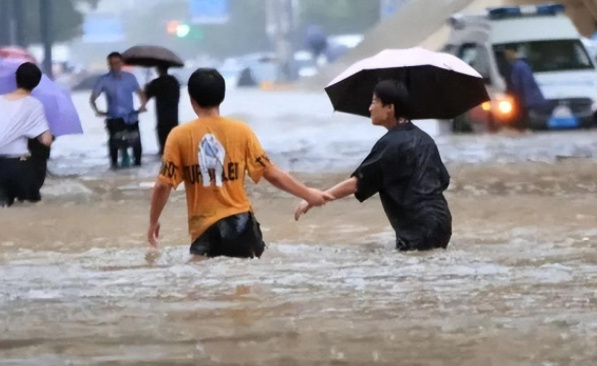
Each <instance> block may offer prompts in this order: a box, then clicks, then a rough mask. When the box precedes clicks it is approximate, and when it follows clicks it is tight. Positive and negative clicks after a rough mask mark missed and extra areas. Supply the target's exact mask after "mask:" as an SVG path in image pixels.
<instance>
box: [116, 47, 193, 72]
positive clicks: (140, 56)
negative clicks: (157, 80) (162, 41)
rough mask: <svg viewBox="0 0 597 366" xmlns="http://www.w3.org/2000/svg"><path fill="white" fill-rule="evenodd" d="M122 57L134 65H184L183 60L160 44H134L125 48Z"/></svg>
mask: <svg viewBox="0 0 597 366" xmlns="http://www.w3.org/2000/svg"><path fill="white" fill-rule="evenodd" d="M122 57H123V58H124V62H125V63H127V64H129V65H135V66H145V67H153V66H167V67H183V66H184V61H182V59H181V58H180V57H178V56H176V54H174V52H172V51H170V50H169V49H167V48H164V47H160V46H134V47H131V48H129V49H128V50H126V51H125V52H124V53H123V54H122Z"/></svg>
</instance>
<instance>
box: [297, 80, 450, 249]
mask: <svg viewBox="0 0 597 366" xmlns="http://www.w3.org/2000/svg"><path fill="white" fill-rule="evenodd" d="M408 106H409V95H408V90H407V88H406V87H405V85H404V84H402V83H401V82H397V81H393V80H385V81H382V82H380V83H379V84H377V86H376V87H375V91H374V94H373V101H372V103H371V106H370V107H369V111H370V112H371V122H372V123H373V124H374V125H376V126H383V127H385V128H387V129H388V132H387V133H386V134H385V135H384V136H383V137H382V138H381V139H380V140H379V141H378V142H377V143H376V144H375V146H374V147H373V149H372V150H371V152H370V153H369V156H367V158H365V160H364V161H363V163H362V164H361V165H360V166H359V167H358V168H357V169H356V170H355V171H354V173H353V174H352V175H351V178H349V179H348V180H346V181H344V182H342V183H340V184H338V185H337V186H335V187H333V188H331V189H330V190H328V191H327V193H330V194H331V195H332V196H334V199H336V200H337V199H341V198H344V197H347V196H349V195H351V194H354V195H355V197H356V198H357V199H358V200H359V201H361V202H363V201H365V200H367V199H368V198H370V197H372V196H373V195H375V194H376V193H379V195H380V198H381V202H382V205H383V208H384V211H385V213H386V215H387V217H388V219H389V221H390V223H391V225H392V227H393V228H394V230H395V231H396V249H398V250H400V251H407V250H430V249H434V248H446V247H447V246H448V243H449V242H450V238H451V236H452V215H451V213H450V209H449V207H448V203H447V201H446V199H445V198H444V196H443V192H444V191H445V190H446V189H447V188H448V185H449V184H450V176H449V174H448V172H447V170H446V168H445V166H444V164H443V163H442V160H441V158H440V155H439V151H438V149H437V146H436V144H435V142H434V141H433V139H432V138H431V137H429V135H427V134H426V133H425V132H423V131H421V130H420V129H419V128H418V127H417V126H415V125H414V124H412V122H411V121H410V120H409V119H408V110H409V108H408ZM310 208H311V207H310V206H309V205H308V204H307V203H306V202H302V203H301V205H300V206H299V208H298V209H297V211H296V212H295V219H296V220H298V219H299V218H300V216H301V215H303V214H305V213H306V212H307V211H309V209H310Z"/></svg>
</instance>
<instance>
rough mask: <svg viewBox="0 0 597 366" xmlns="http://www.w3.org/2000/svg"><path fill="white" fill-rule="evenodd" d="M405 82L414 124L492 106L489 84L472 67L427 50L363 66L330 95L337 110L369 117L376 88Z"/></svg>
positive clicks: (384, 55)
mask: <svg viewBox="0 0 597 366" xmlns="http://www.w3.org/2000/svg"><path fill="white" fill-rule="evenodd" d="M386 79H395V80H400V81H402V82H404V83H405V84H406V87H407V88H408V91H409V94H410V104H411V105H410V110H411V113H410V116H409V117H410V118H411V119H415V120H416V119H452V118H455V117H457V116H459V115H461V114H463V113H465V112H466V111H468V110H470V109H471V108H473V107H475V106H477V105H479V104H481V103H483V102H486V101H489V95H488V94H487V89H486V87H485V82H484V80H483V78H482V77H481V75H479V73H477V72H476V71H475V70H474V69H473V68H472V67H470V66H469V65H468V64H467V63H465V62H464V61H462V60H460V59H459V58H457V57H454V56H452V55H448V54H445V53H437V52H431V51H428V50H425V49H423V48H411V49H407V50H385V51H382V52H380V53H379V54H377V55H375V56H373V57H371V58H368V59H365V60H362V61H359V62H357V63H355V64H354V65H352V66H351V67H349V68H348V69H347V70H346V71H345V72H344V73H342V74H341V75H340V76H338V77H337V78H336V79H334V81H332V82H331V83H330V84H329V85H328V86H327V87H326V88H325V91H326V93H327V94H328V96H329V98H330V100H331V101H332V104H333V106H334V110H336V111H339V112H345V113H350V114H356V115H359V116H364V117H369V106H370V104H371V97H372V96H373V90H374V88H375V85H376V84H377V83H378V82H379V81H381V80H386Z"/></svg>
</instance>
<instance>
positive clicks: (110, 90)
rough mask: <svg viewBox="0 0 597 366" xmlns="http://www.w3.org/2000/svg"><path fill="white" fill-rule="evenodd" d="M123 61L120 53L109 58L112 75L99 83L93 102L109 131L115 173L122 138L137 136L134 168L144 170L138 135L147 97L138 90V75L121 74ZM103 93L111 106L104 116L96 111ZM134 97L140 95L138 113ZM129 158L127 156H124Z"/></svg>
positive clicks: (92, 97)
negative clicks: (97, 101)
mask: <svg viewBox="0 0 597 366" xmlns="http://www.w3.org/2000/svg"><path fill="white" fill-rule="evenodd" d="M123 65H124V61H123V60H122V55H121V54H120V53H118V52H112V53H111V54H109V55H108V66H109V67H110V72H109V73H107V74H105V75H103V76H102V77H100V78H99V79H98V80H97V83H96V84H95V87H94V88H93V92H92V93H91V98H90V100H89V102H90V104H91V108H92V109H93V111H94V112H95V114H96V115H97V116H103V117H106V129H107V130H108V134H109V139H108V146H109V151H110V164H111V167H112V169H117V168H118V150H119V149H120V148H121V146H120V143H121V142H120V141H119V137H121V136H123V134H130V135H132V136H134V139H133V140H134V141H133V142H132V146H133V155H134V158H135V165H136V166H141V155H142V153H143V150H142V147H141V137H140V135H139V113H141V112H145V111H146V110H145V105H146V104H147V101H146V100H145V94H144V93H143V91H142V90H141V88H140V87H139V83H138V82H137V78H136V77H135V75H133V74H131V73H129V72H125V71H122V67H123ZM102 93H104V94H105V95H106V101H107V104H108V111H107V112H102V111H99V110H98V109H97V105H96V103H95V102H96V100H97V98H99V96H100V95H101V94H102ZM133 93H137V95H138V96H139V101H140V102H141V108H140V109H139V110H138V111H136V110H135V107H134V103H133ZM126 151H127V149H126V148H125V149H123V158H124V157H125V156H128V153H126ZM125 154H126V155H125Z"/></svg>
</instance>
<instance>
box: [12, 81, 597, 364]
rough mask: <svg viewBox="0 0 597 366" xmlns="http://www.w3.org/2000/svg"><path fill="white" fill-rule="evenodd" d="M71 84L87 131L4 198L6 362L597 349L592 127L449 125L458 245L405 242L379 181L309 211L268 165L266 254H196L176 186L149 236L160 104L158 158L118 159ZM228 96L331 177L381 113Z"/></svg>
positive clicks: (506, 357)
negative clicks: (21, 191) (473, 128)
mask: <svg viewBox="0 0 597 366" xmlns="http://www.w3.org/2000/svg"><path fill="white" fill-rule="evenodd" d="M74 98H75V101H76V103H77V105H78V106H79V108H80V111H81V114H82V115H83V116H84V125H85V131H86V134H85V135H84V136H74V137H66V138H62V139H61V140H59V141H58V142H57V144H56V146H55V149H54V151H53V159H52V161H51V165H50V169H51V171H52V174H53V176H52V177H51V178H50V179H49V180H48V182H47V184H46V187H44V191H43V194H44V201H43V202H42V203H40V204H36V205H19V206H16V207H13V208H11V209H7V210H1V211H0V365H3V366H4V365H10V366H12V365H43V366H46V365H417V366H419V365H420V366H422V365H432V366H435V365H470V366H477V365H521V366H522V365H525V366H526V365H539V366H584V365H594V364H597V348H595V344H597V254H596V249H597V213H595V207H597V196H596V193H597V169H596V167H597V165H596V163H595V160H594V159H595V157H596V156H597V143H596V141H597V139H596V138H597V133H595V131H573V132H558V133H546V134H515V133H503V134H498V135H484V136H448V135H442V136H437V141H438V144H439V146H440V150H441V153H442V156H443V157H444V159H445V160H446V161H447V162H448V168H449V170H450V172H451V174H452V176H453V181H452V185H451V187H450V190H449V191H448V193H447V198H448V201H449V203H450V206H451V208H452V211H453V216H454V236H453V240H452V243H451V245H450V247H449V248H448V250H445V251H444V250H438V251H433V252H428V253H409V254H403V253H398V252H396V251H395V250H393V233H392V231H391V228H390V227H389V225H388V223H387V220H386V218H385V216H384V214H383V212H382V210H381V205H380V202H379V200H378V199H377V198H374V199H372V200H370V201H368V202H366V203H364V204H359V203H358V202H356V200H353V199H345V200H342V201H340V202H336V203H333V204H330V205H328V206H326V207H324V208H322V209H318V210H314V211H312V212H310V213H309V214H308V215H307V216H306V217H305V219H304V220H303V221H301V222H299V223H296V222H294V221H293V220H292V212H293V208H294V206H295V205H296V200H294V199H292V198H291V197H289V196H288V195H286V194H283V193H280V192H277V191H275V190H274V189H273V188H272V187H271V186H269V185H268V184H265V183H263V184H260V185H259V186H253V185H249V191H250V195H251V198H252V200H253V202H254V205H255V210H256V215H257V217H258V219H259V220H260V221H261V224H262V229H263V231H264V234H265V236H266V239H267V241H268V245H269V246H268V249H267V251H266V252H265V254H264V256H263V258H262V259H259V260H239V259H225V258H220V259H213V260H207V261H202V262H193V261H191V258H190V257H189V255H188V238H187V236H186V218H185V215H186V209H185V202H184V192H182V191H180V192H175V193H174V194H173V196H172V199H171V201H170V203H169V205H168V207H167V209H166V211H165V213H164V217H163V220H162V226H163V228H162V235H163V238H162V243H161V250H160V251H159V252H154V251H152V250H149V249H148V246H147V245H146V244H145V240H144V237H145V230H146V225H147V217H148V206H149V202H148V200H149V195H150V188H151V182H152V179H153V176H154V175H155V173H156V171H157V169H158V165H157V164H158V163H157V162H156V159H155V157H154V156H153V155H152V153H154V152H155V151H156V146H155V140H154V139H155V137H154V136H153V135H152V124H153V119H152V118H153V117H152V116H151V114H148V115H146V116H144V119H143V121H142V132H143V134H144V141H143V142H144V144H145V147H146V152H147V156H146V157H145V158H146V161H147V164H146V166H145V167H144V168H142V169H140V170H127V171H122V172H118V173H106V170H107V157H106V148H105V144H104V140H105V138H104V135H103V130H102V124H101V120H99V119H96V118H94V117H93V116H92V115H91V114H90V113H89V112H88V111H87V109H86V99H87V96H85V95H75V96H74ZM181 108H182V119H190V118H191V117H192V114H191V111H190V109H189V108H188V107H187V106H186V103H185V101H183V105H182V106H181ZM224 113H226V114H233V115H236V116H238V117H239V118H241V119H244V120H246V121H247V122H249V123H250V124H251V125H252V126H253V127H254V129H255V130H256V131H257V134H258V135H259V136H260V138H261V140H262V142H263V144H264V146H265V147H266V148H267V150H268V151H269V152H270V154H271V155H272V157H273V160H274V161H276V163H278V164H279V165H281V166H283V167H285V168H287V169H290V170H292V171H294V172H298V173H297V175H298V177H299V178H301V179H302V180H304V181H306V182H307V183H308V184H310V185H312V186H315V187H320V188H325V187H328V186H330V185H332V184H334V183H335V182H337V181H339V180H340V179H342V178H344V177H346V175H347V174H349V173H350V172H351V169H353V168H354V166H355V165H356V164H358V162H359V160H361V159H362V158H363V157H364V155H365V154H366V153H367V152H368V149H370V147H371V146H372V145H373V143H374V142H375V140H376V139H377V138H378V137H379V136H381V134H382V133H383V131H380V130H379V129H376V128H374V127H371V126H370V125H369V123H368V121H367V120H363V119H359V118H352V117H347V116H343V115H333V114H332V113H331V109H330V107H329V105H328V104H327V100H326V99H325V96H323V95H322V94H307V93H302V94H299V93H292V94H291V93H274V94H268V93H263V92H255V91H232V92H231V94H230V100H229V101H228V102H227V104H225V105H224ZM429 126H431V127H429ZM433 126H434V125H433V123H431V122H429V125H427V126H425V127H426V128H429V129H430V130H432V129H433V128H434V127H433Z"/></svg>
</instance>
